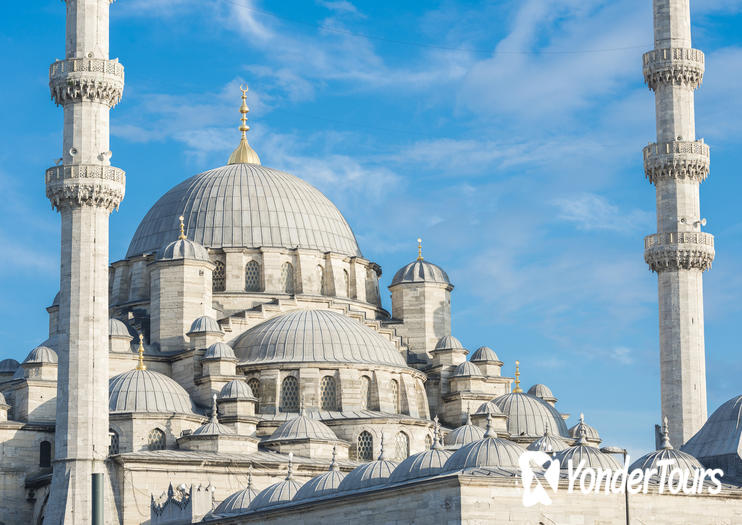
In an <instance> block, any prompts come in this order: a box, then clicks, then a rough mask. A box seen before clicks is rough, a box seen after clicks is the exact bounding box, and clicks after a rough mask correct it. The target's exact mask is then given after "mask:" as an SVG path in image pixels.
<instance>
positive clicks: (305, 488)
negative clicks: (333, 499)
mask: <svg viewBox="0 0 742 525" xmlns="http://www.w3.org/2000/svg"><path fill="white" fill-rule="evenodd" d="M344 479H345V474H344V473H343V472H340V469H339V468H338V465H337V463H336V462H335V450H334V449H333V451H332V463H330V470H328V471H327V472H325V473H324V474H320V475H319V476H315V477H313V478H312V479H310V480H309V481H307V482H306V483H304V485H302V487H301V488H300V489H299V491H298V492H297V493H296V496H295V497H294V501H298V500H302V499H311V498H320V497H322V496H327V495H328V494H332V493H334V492H337V490H338V488H339V487H340V483H342V482H343V480H344Z"/></svg>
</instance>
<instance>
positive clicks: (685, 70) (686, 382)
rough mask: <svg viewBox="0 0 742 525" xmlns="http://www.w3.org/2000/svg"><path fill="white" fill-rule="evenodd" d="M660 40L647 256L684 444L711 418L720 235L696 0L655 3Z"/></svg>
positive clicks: (666, 406) (670, 406)
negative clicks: (703, 202) (703, 189)
mask: <svg viewBox="0 0 742 525" xmlns="http://www.w3.org/2000/svg"><path fill="white" fill-rule="evenodd" d="M654 40H655V49H654V50H653V51H650V52H649V53H646V54H645V55H644V78H645V80H646V82H647V84H648V85H649V87H650V89H652V90H653V91H654V92H655V109H656V118H657V142H656V143H654V144H650V145H649V146H647V147H646V148H645V149H644V168H645V171H646V174H647V177H648V178H649V180H650V181H651V182H652V183H653V184H654V185H655V187H656V192H657V233H656V234H654V235H650V236H648V237H646V238H645V241H644V246H645V252H644V257H645V260H646V261H647V263H648V264H649V266H650V268H651V269H652V270H654V271H656V272H657V274H658V295H659V332H660V368H661V387H662V415H663V416H664V417H667V418H668V419H669V421H670V427H671V428H672V435H671V441H672V442H673V443H676V444H678V445H680V444H682V443H684V442H685V441H687V440H688V439H689V438H690V437H691V436H692V435H693V434H695V432H696V431H698V429H699V428H700V427H701V426H702V425H703V423H704V422H705V421H706V365H705V345H704V323H703V277H702V275H703V272H704V271H705V270H707V269H709V268H710V267H711V262H712V261H713V258H714V248H713V236H711V235H710V234H708V233H704V232H702V231H701V226H702V222H701V210H700V198H699V185H700V183H701V182H702V181H703V180H705V178H706V176H707V175H708V166H709V150H708V146H706V145H705V144H704V143H703V140H700V141H697V140H696V135H695V133H696V132H695V108H694V91H695V89H696V88H697V87H698V86H699V85H700V83H701V80H702V77H703V71H704V57H703V53H701V52H700V51H698V50H695V49H692V48H691V32H690V6H689V0H654Z"/></svg>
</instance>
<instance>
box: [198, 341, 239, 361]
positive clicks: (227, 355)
mask: <svg viewBox="0 0 742 525" xmlns="http://www.w3.org/2000/svg"><path fill="white" fill-rule="evenodd" d="M203 358H204V359H234V360H236V359H237V358H236V357H235V356H234V350H232V347H231V346H229V345H228V344H227V343H222V342H221V341H220V342H218V343H214V344H213V345H211V346H210V347H209V348H207V349H206V352H204V357H203Z"/></svg>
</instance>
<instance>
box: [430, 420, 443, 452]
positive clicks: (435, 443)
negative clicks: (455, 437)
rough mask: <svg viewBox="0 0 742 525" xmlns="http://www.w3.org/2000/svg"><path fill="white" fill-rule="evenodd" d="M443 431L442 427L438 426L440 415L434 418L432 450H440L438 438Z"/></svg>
mask: <svg viewBox="0 0 742 525" xmlns="http://www.w3.org/2000/svg"><path fill="white" fill-rule="evenodd" d="M440 431H441V426H440V425H439V424H438V414H436V415H435V417H434V418H433V442H432V443H431V444H430V450H437V449H439V448H440V443H439V442H438V436H439V433H440Z"/></svg>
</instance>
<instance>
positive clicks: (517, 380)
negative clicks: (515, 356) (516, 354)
mask: <svg viewBox="0 0 742 525" xmlns="http://www.w3.org/2000/svg"><path fill="white" fill-rule="evenodd" d="M521 392H523V389H522V388H521V387H520V361H516V362H515V388H514V389H513V393H516V394H517V393H521Z"/></svg>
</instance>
